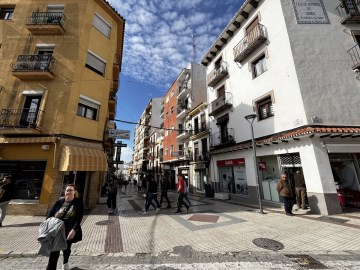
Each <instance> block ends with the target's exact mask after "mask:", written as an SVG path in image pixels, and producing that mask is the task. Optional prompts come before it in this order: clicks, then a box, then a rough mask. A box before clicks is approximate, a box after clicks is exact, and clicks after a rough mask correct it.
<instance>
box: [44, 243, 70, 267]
mask: <svg viewBox="0 0 360 270" xmlns="http://www.w3.org/2000/svg"><path fill="white" fill-rule="evenodd" d="M66 244H67V249H65V250H63V251H62V252H63V257H64V260H63V264H65V263H67V262H68V261H69V257H70V253H71V242H69V241H66ZM59 256H60V251H53V252H51V253H50V257H49V262H48V265H47V267H46V270H56V265H57V261H58V260H59Z"/></svg>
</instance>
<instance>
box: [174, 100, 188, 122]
mask: <svg viewBox="0 0 360 270" xmlns="http://www.w3.org/2000/svg"><path fill="white" fill-rule="evenodd" d="M189 111H190V108H189V104H188V103H180V104H178V109H177V115H176V118H177V119H179V120H181V119H184V118H185V117H186V115H187V113H188V112H189Z"/></svg>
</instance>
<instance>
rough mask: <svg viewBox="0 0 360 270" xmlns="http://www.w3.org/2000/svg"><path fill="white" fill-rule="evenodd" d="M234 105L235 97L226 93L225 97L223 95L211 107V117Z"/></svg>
mask: <svg viewBox="0 0 360 270" xmlns="http://www.w3.org/2000/svg"><path fill="white" fill-rule="evenodd" d="M232 103H233V97H232V94H231V93H230V92H225V94H224V95H221V96H220V97H218V98H217V99H215V100H214V101H213V102H211V103H210V105H209V115H210V116H212V115H215V114H217V113H218V112H220V111H222V110H223V109H226V108H228V107H231V106H232Z"/></svg>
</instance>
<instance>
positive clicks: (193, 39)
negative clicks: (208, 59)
mask: <svg viewBox="0 0 360 270" xmlns="http://www.w3.org/2000/svg"><path fill="white" fill-rule="evenodd" d="M192 43H193V44H192V46H193V60H192V62H193V63H194V64H195V62H196V58H195V35H194V34H192Z"/></svg>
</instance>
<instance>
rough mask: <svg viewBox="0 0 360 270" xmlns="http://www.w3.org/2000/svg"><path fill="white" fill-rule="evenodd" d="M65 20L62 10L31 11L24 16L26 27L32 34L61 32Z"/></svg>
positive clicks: (62, 31) (63, 30) (63, 28)
mask: <svg viewBox="0 0 360 270" xmlns="http://www.w3.org/2000/svg"><path fill="white" fill-rule="evenodd" d="M65 22H66V17H65V15H64V13H62V12H33V14H32V16H31V17H27V18H26V27H27V29H28V30H29V31H30V32H31V33H32V34H34V35H39V34H41V35H49V34H63V33H64V32H65Z"/></svg>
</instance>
